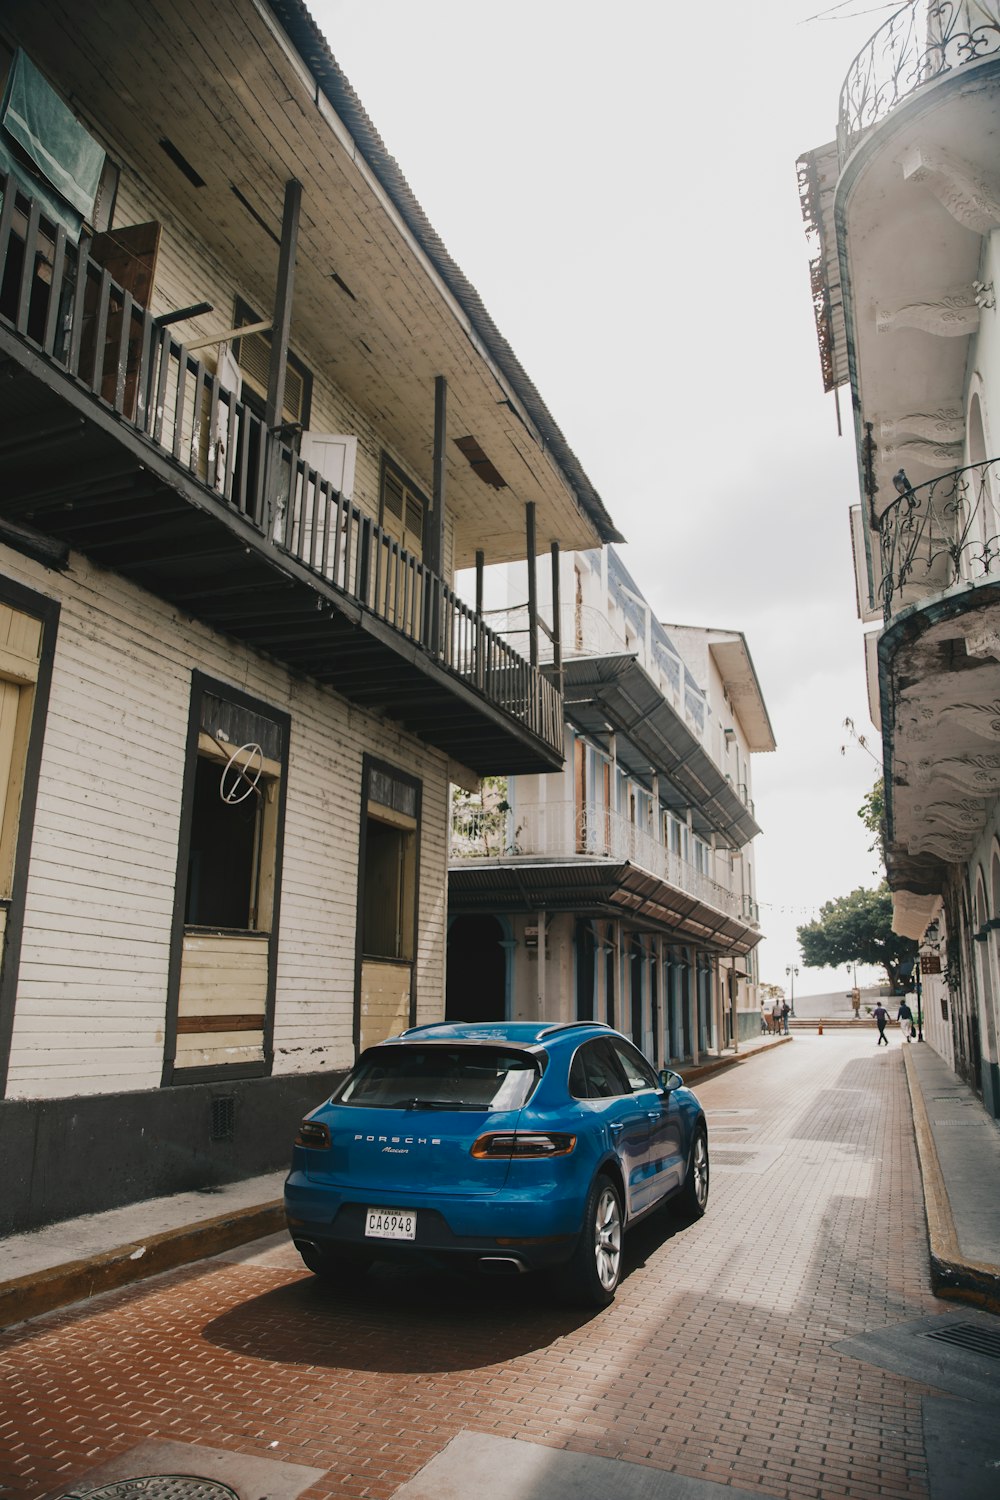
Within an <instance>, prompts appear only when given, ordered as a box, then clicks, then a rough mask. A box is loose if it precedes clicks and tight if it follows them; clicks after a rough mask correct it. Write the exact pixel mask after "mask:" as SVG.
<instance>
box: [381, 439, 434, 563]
mask: <svg viewBox="0 0 1000 1500" xmlns="http://www.w3.org/2000/svg"><path fill="white" fill-rule="evenodd" d="M390 474H391V475H392V477H393V478H394V479H395V480H396V482H397V483H398V484H399V485H401V486H402V490H403V515H402V522H401V525H400V528H399V529H400V531H401V533H402V536H400V537H397V536H396V534H395V532H394V531H393V530H392V528H391V527H389V526H387V525H386V520H385V484H386V479H387V477H388V476H389V475H390ZM408 495H411V496H412V497H413V499H414V500H416V501H419V503H420V545H419V549H418V550H417V551H414V549H413V548H412V547H408V546H407V542H406V538H407V534H408V528H407V525H406V501H407V496H408ZM429 510H430V503H429V501H428V499H427V496H426V495H425V493H424V491H423V490H422V489H421V488H420V486H419V485H417V484H414V482H413V480H412V479H411V478H410V476H409V475H408V474H407V472H406V470H405V469H401V468H400V466H399V464H397V463H396V461H395V460H394V459H392V458H390V457H389V455H388V453H386V452H385V450H384V449H383V450H382V457H381V461H380V463H379V474H378V525H379V530H380V531H383V532H385V534H386V536H389V537H392V539H393V541H397V542H398V543H399V545H400V546H401V547H402V549H403V551H404V552H406V554H407V555H408V556H409V557H412V558H414V559H415V560H416V561H417V562H421V563H422V562H423V560H424V529H425V527H426V525H427V513H428V511H429Z"/></svg>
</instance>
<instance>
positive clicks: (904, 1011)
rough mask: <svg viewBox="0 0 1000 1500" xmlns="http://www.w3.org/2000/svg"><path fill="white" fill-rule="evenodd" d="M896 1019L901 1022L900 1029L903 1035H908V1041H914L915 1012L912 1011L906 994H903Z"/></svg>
mask: <svg viewBox="0 0 1000 1500" xmlns="http://www.w3.org/2000/svg"><path fill="white" fill-rule="evenodd" d="M896 1020H897V1021H898V1022H899V1029H900V1031H902V1033H903V1035H904V1036H905V1037H906V1040H907V1041H908V1042H912V1041H913V1012H912V1010H911V1009H910V1007H909V1006H908V1005H907V1003H906V996H905V995H904V996H903V998H902V1000H901V1001H900V1002H899V1010H898V1011H897V1012H896Z"/></svg>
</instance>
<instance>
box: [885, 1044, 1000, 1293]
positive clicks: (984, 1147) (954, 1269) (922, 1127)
mask: <svg viewBox="0 0 1000 1500" xmlns="http://www.w3.org/2000/svg"><path fill="white" fill-rule="evenodd" d="M903 1055H904V1061H905V1063H906V1077H907V1082H908V1083H909V1086H910V1100H911V1103H912V1105H913V1128H914V1132H915V1134H916V1140H917V1152H918V1155H919V1157H920V1172H921V1176H922V1177H923V1183H924V1204H925V1207H926V1211H927V1235H928V1240H929V1244H930V1262H931V1265H930V1269H931V1285H932V1286H933V1288H934V1290H935V1292H936V1293H937V1295H938V1296H939V1297H952V1298H956V1299H958V1300H960V1301H963V1302H972V1303H976V1304H977V1305H978V1306H980V1307H985V1308H988V1309H989V1310H990V1311H991V1312H996V1313H1000V1125H998V1124H997V1121H996V1120H994V1119H993V1118H992V1116H991V1115H989V1114H987V1112H986V1110H985V1109H984V1108H983V1105H982V1103H981V1101H980V1099H979V1098H978V1096H977V1095H976V1094H974V1093H973V1092H972V1090H971V1089H970V1088H969V1087H968V1085H967V1084H964V1083H963V1082H962V1080H961V1079H960V1078H958V1077H957V1076H956V1075H955V1074H954V1073H953V1072H952V1071H951V1069H950V1068H949V1067H948V1066H947V1064H946V1063H944V1062H943V1061H942V1060H941V1058H940V1057H939V1056H938V1054H937V1053H936V1052H934V1051H933V1050H932V1049H931V1048H930V1047H929V1046H927V1045H926V1044H925V1045H923V1046H921V1045H920V1044H919V1043H914V1044H913V1045H912V1046H910V1045H904V1046H903Z"/></svg>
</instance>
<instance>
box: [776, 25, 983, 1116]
mask: <svg viewBox="0 0 1000 1500" xmlns="http://www.w3.org/2000/svg"><path fill="white" fill-rule="evenodd" d="M998 125H1000V9H998V7H997V6H996V5H994V4H972V3H966V0H961V3H956V4H953V5H937V4H929V3H926V0H916V3H913V4H909V5H905V6H903V7H902V8H901V9H900V10H899V11H898V12H896V13H895V14H894V15H892V16H891V17H890V18H889V19H888V20H887V21H886V22H885V23H884V24H883V25H882V26H881V27H880V28H879V30H878V31H877V32H876V33H875V35H874V36H873V37H872V39H871V41H870V42H869V44H868V45H867V46H866V47H865V48H864V49H862V51H861V53H860V54H859V55H858V57H857V58H856V59H855V61H854V63H853V64H852V66H851V69H850V72H849V73H848V76H847V78H846V80H845V82H844V87H843V89H842V91H841V98H840V117H839V120H838V128H837V139H836V141H834V142H831V143H830V144H829V145H827V146H823V147H821V148H819V149H818V150H815V151H812V152H810V153H809V154H808V155H807V156H805V157H804V158H803V159H802V160H801V161H800V163H799V172H800V182H801V191H802V199H803V205H804V211H805V216H806V222H807V226H808V229H809V232H810V235H811V237H812V240H813V248H814V260H813V300H814V306H815V312H816V321H817V329H818V333H819V342H820V351H821V356H822V363H823V374H824V380H825V384H826V388H827V389H828V390H836V389H838V388H839V387H841V386H845V385H849V386H850V392H851V404H852V409H853V418H854V438H855V441H856V444H857V452H858V475H859V490H860V504H859V505H856V506H855V507H854V509H853V511H852V536H853V540H854V553H855V568H856V575H857V583H858V600H859V609H860V613H861V618H862V619H863V620H864V621H866V622H869V623H876V624H877V625H878V627H879V628H878V629H877V630H874V631H872V632H871V633H870V634H869V635H868V636H867V637H866V647H867V666H868V677H869V687H870V697H871V705H872V714H873V718H874V721H875V723H876V724H877V725H878V726H879V727H880V728H881V732H882V741H883V747H884V763H885V788H886V821H887V829H886V832H887V861H886V863H887V870H888V878H889V884H890V886H891V888H892V891H893V901H894V912H895V916H894V926H895V928H896V930H897V931H898V932H900V933H902V934H904V935H907V936H910V937H913V938H915V939H917V940H920V941H921V943H922V953H923V958H924V964H923V967H924V968H925V970H926V971H927V972H926V974H925V986H924V988H925V994H924V1000H925V1005H924V1019H925V1024H926V1027H927V1034H928V1036H929V1037H930V1038H931V1040H932V1042H933V1043H934V1045H935V1046H936V1047H937V1049H938V1050H939V1051H940V1052H941V1054H942V1056H944V1057H946V1058H947V1059H948V1060H949V1062H951V1063H952V1065H953V1066H954V1067H955V1069H956V1070H957V1071H958V1072H959V1073H960V1074H961V1075H962V1076H963V1077H964V1078H966V1079H967V1080H968V1081H969V1082H970V1083H972V1084H973V1085H974V1087H975V1088H976V1089H978V1090H979V1092H980V1093H981V1094H982V1096H983V1100H984V1103H985V1104H986V1106H987V1107H988V1108H989V1109H990V1110H991V1112H992V1113H993V1114H994V1115H997V1116H1000V1068H998V1059H1000V1053H998V1049H997V1037H998V1030H1000V1012H998V1000H1000V946H998V939H997V934H998V931H1000V806H998V795H1000V573H998V562H1000V521H998V517H1000V489H998V478H1000V476H998V474H997V465H998V461H997V456H996V453H995V451H994V450H995V446H996V441H997V434H998V433H1000V322H998V317H1000V314H998V311H997V295H996V294H997V290H1000V172H998V167H997V161H996V151H995V147H994V142H995V139H996V130H997V127H998Z"/></svg>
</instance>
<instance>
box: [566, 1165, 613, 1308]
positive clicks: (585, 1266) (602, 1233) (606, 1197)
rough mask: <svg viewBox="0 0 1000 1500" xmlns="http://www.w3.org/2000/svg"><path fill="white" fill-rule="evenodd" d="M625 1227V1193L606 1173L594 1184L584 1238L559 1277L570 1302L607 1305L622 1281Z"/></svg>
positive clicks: (584, 1225) (586, 1216) (581, 1237)
mask: <svg viewBox="0 0 1000 1500" xmlns="http://www.w3.org/2000/svg"><path fill="white" fill-rule="evenodd" d="M623 1227H624V1226H623V1223H622V1200H621V1193H620V1192H619V1190H618V1187H617V1186H616V1184H615V1183H614V1182H613V1181H612V1180H611V1178H610V1177H608V1176H606V1175H605V1174H604V1173H603V1172H602V1173H601V1174H600V1175H599V1176H597V1177H595V1178H594V1180H593V1182H592V1183H591V1184H590V1192H589V1193H588V1194H587V1207H586V1209H585V1211H584V1215H583V1228H582V1229H581V1231H580V1238H579V1239H578V1240H577V1244H576V1249H575V1250H574V1251H573V1255H572V1257H571V1259H570V1260H569V1262H568V1263H567V1265H566V1266H565V1267H564V1268H563V1271H562V1273H561V1274H560V1277H559V1279H560V1284H561V1285H562V1287H563V1288H564V1290H565V1294H566V1298H567V1300H568V1301H570V1302H573V1303H575V1304H582V1305H583V1306H585V1307H607V1305H608V1303H609V1302H610V1301H611V1300H612V1298H613V1297H614V1295H615V1291H616V1290H617V1287H618V1283H619V1281H620V1280H621V1275H622V1231H623Z"/></svg>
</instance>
